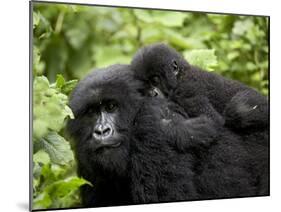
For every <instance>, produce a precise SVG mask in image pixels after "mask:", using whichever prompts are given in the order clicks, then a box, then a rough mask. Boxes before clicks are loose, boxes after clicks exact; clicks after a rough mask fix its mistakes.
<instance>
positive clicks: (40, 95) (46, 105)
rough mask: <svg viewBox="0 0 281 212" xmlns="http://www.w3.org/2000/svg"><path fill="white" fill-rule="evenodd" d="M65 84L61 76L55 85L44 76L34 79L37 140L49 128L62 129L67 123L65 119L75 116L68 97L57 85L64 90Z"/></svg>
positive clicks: (34, 115)
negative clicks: (68, 104) (68, 102)
mask: <svg viewBox="0 0 281 212" xmlns="http://www.w3.org/2000/svg"><path fill="white" fill-rule="evenodd" d="M72 83H73V82H72ZM72 83H70V84H72ZM63 85H66V83H64V79H63V78H62V77H60V76H59V77H58V80H57V82H56V83H55V84H53V85H50V84H49V81H48V79H47V78H46V77H44V76H40V77H35V79H34V84H33V91H34V92H33V95H34V98H33V106H34V108H33V135H34V138H35V139H37V140H38V139H40V138H42V137H43V136H44V135H46V134H47V133H48V131H49V130H52V131H55V132H58V131H60V130H61V129H62V127H63V126H64V125H65V119H66V118H67V117H70V118H73V113H72V111H71V109H70V108H69V107H68V106H67V101H68V97H67V96H66V95H65V94H63V93H60V91H59V89H56V86H58V87H59V86H62V89H63V90H64V86H63ZM67 86H69V85H67ZM68 89H69V87H68Z"/></svg>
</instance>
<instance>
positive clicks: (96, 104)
mask: <svg viewBox="0 0 281 212" xmlns="http://www.w3.org/2000/svg"><path fill="white" fill-rule="evenodd" d="M128 69H129V66H125V65H114V66H111V67H109V68H107V69H103V70H97V71H94V72H93V73H91V74H90V75H89V76H88V77H86V78H85V79H84V80H82V81H81V82H80V83H79V85H78V86H77V88H76V89H75V91H74V92H73V94H72V98H71V100H70V107H71V109H72V110H73V113H74V116H75V119H74V120H70V121H69V123H68V129H69V132H70V134H71V135H72V136H73V138H74V139H75V148H76V152H77V159H78V162H79V163H80V164H83V165H85V166H86V167H87V166H89V165H90V166H92V167H88V168H89V169H93V168H94V167H95V166H98V167H102V168H103V169H104V170H107V171H114V172H116V173H117V174H120V175H122V174H123V173H125V170H126V167H127V162H128V157H129V140H130V128H131V127H130V126H131V125H132V122H133V120H134V116H135V113H136V111H137V109H138V105H139V100H140V96H138V92H137V90H138V89H139V88H140V84H139V83H138V82H137V81H136V80H133V79H132V73H131V71H128Z"/></svg>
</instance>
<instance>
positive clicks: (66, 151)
mask: <svg viewBox="0 0 281 212" xmlns="http://www.w3.org/2000/svg"><path fill="white" fill-rule="evenodd" d="M41 142H42V147H43V149H44V151H46V152H47V153H48V154H49V156H50V158H51V161H52V162H53V163H56V164H60V165H67V164H68V163H69V162H70V161H73V160H74V156H73V152H72V150H71V148H70V144H69V142H67V141H66V140H65V139H64V138H63V137H62V136H60V135H59V134H57V133H55V132H50V133H49V134H48V135H47V136H45V137H44V138H42V139H41Z"/></svg>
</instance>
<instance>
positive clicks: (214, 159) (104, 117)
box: [68, 65, 268, 207]
mask: <svg viewBox="0 0 281 212" xmlns="http://www.w3.org/2000/svg"><path fill="white" fill-rule="evenodd" d="M129 69H130V67H129V66H126V65H114V66H111V67H109V68H106V69H102V70H96V71H94V72H93V73H91V74H90V75H89V76H87V77H86V78H85V79H84V80H82V81H81V82H80V83H79V85H78V86H77V88H76V89H75V91H74V92H73V94H72V97H71V101H70V106H71V108H72V110H73V112H74V115H75V119H74V120H70V121H69V124H68V129H69V132H70V134H71V135H72V136H73V138H74V140H75V145H74V148H75V152H76V157H77V161H78V173H79V175H80V176H82V177H84V178H85V179H87V180H89V181H90V182H91V183H92V184H93V187H91V186H89V185H86V186H83V187H82V188H81V195H82V202H83V206H86V207H89V206H109V205H127V204H133V203H149V202H161V201H173V200H193V199H203V198H218V197H236V196H253V195H257V194H260V193H259V191H260V190H261V189H262V188H267V184H266V183H267V180H264V178H263V176H268V174H267V173H266V171H267V167H266V166H267V163H264V161H267V150H266V149H265V148H261V149H258V150H259V151H258V152H259V154H253V153H252V152H249V151H247V149H245V148H244V146H242V145H241V140H240V138H239V137H238V136H236V135H233V134H231V133H230V132H228V131H227V130H225V129H223V128H220V127H217V125H215V124H214V123H213V122H212V120H210V119H207V118H206V117H205V116H200V117H199V118H197V119H194V118H193V119H189V118H188V116H187V115H186V114H185V112H184V111H182V109H181V108H179V107H178V106H177V105H175V104H173V103H171V102H167V101H166V100H165V99H162V98H154V99H152V98H147V97H142V96H141V95H140V93H142V90H143V89H144V88H143V87H142V84H141V83H140V82H139V81H137V80H135V79H134V78H133V76H132V71H130V70H129ZM261 152H262V153H264V154H260V153H261ZM259 162H261V163H259ZM261 194H262V195H265V194H267V190H266V189H265V192H264V193H261Z"/></svg>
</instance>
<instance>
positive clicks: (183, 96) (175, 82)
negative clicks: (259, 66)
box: [131, 44, 268, 129]
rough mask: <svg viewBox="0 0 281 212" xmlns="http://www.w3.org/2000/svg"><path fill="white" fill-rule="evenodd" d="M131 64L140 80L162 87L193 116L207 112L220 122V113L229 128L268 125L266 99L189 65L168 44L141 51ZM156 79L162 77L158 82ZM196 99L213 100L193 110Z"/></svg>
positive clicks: (253, 91)
mask: <svg viewBox="0 0 281 212" xmlns="http://www.w3.org/2000/svg"><path fill="white" fill-rule="evenodd" d="M131 64H132V69H133V70H134V73H135V76H136V77H137V78H138V79H140V80H142V81H144V82H145V83H146V84H147V85H148V86H157V87H159V89H160V90H161V91H162V92H163V93H164V95H165V96H166V97H168V98H171V100H172V101H174V102H176V103H178V104H180V105H181V106H182V107H183V108H184V109H185V110H186V111H187V112H188V114H189V115H190V116H191V117H194V116H197V115H198V114H200V113H202V112H204V113H206V115H207V116H210V117H211V118H212V119H214V120H216V119H218V117H219V115H218V114H217V112H218V113H219V114H221V115H223V116H224V117H225V121H226V125H227V126H231V127H232V126H235V128H242V129H243V128H248V127H257V128H259V127H260V126H265V125H267V124H268V102H267V98H266V97H264V96H262V95H261V94H259V93H258V92H257V91H255V90H254V89H252V88H250V87H247V86H246V85H243V84H241V83H240V82H237V81H234V80H230V79H226V78H223V77H222V76H220V75H217V74H215V73H210V72H207V71H203V70H201V69H199V68H197V67H194V66H192V65H190V64H188V63H187V62H186V61H185V59H184V58H183V57H182V56H181V55H180V54H179V53H178V52H177V51H176V50H175V49H172V48H170V47H168V46H166V45H164V44H154V45H150V46H146V47H144V48H142V49H140V50H139V51H138V52H137V53H136V55H135V56H134V58H133V60H132V63H131ZM155 77H157V78H158V80H157V81H158V82H156V83H155ZM154 84H156V85H154ZM193 98H196V101H197V100H199V102H207V101H209V103H210V104H206V105H203V107H202V105H200V106H199V107H198V106H195V107H193V106H194V103H193V102H194V99H193ZM202 98H203V100H201V99H202ZM204 98H206V99H205V100H204ZM238 99H241V101H237V100H238ZM238 102H239V104H240V106H239V105H237V103H238ZM241 104H243V105H242V106H241ZM241 108H243V109H242V110H241ZM245 108H248V110H249V111H245ZM233 114H235V115H234V116H233ZM217 121H219V122H221V120H217Z"/></svg>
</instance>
